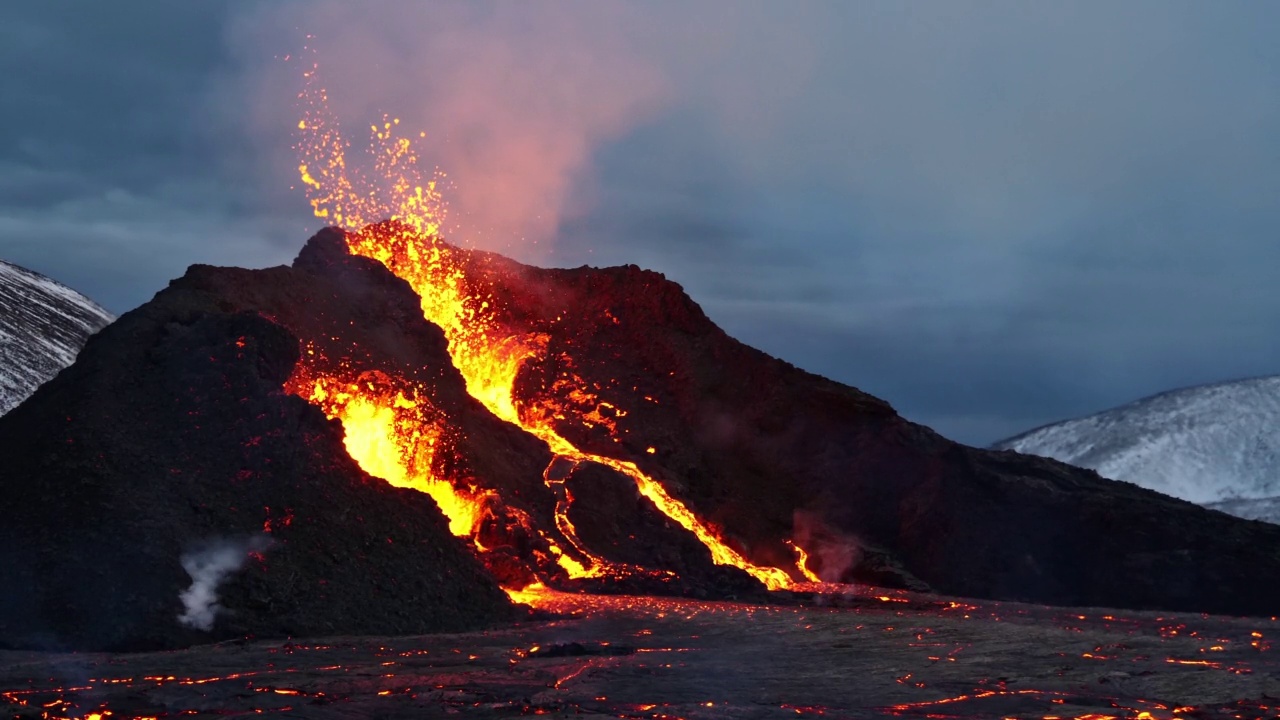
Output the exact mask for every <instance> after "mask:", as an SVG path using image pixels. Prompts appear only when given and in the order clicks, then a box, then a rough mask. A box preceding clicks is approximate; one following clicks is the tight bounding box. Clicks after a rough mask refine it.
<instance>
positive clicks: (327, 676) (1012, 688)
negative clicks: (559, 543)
mask: <svg viewBox="0 0 1280 720" xmlns="http://www.w3.org/2000/svg"><path fill="white" fill-rule="evenodd" d="M825 590H826V591H825V592H824V593H822V594H821V595H818V596H812V597H805V596H800V597H801V598H802V599H803V603H802V604H798V605H797V604H791V605H785V604H784V605H769V606H766V605H748V604H740V603H733V602H700V601H691V600H678V599H667V598H663V599H658V598H649V597H631V596H608V597H603V596H589V595H569V594H559V595H544V596H541V597H539V598H537V600H536V604H537V605H538V606H539V607H540V608H542V612H541V613H540V615H539V619H531V620H529V621H525V622H520V623H517V624H514V625H512V626H509V627H506V628H504V629H498V630H490V631H486V632H471V633H462V634H450V635H429V636H416V637H394V638H351V637H335V638H327V639H323V640H316V639H309V640H307V641H305V642H304V643H292V642H282V641H261V642H252V641H245V642H228V643H221V644H218V645H212V646H203V647H196V648H191V649H188V650H180V651H175V652H164V653H148V654H132V655H122V654H115V655H113V654H91V653H83V654H44V653H30V652H4V653H0V708H3V709H4V710H6V711H7V713H8V715H11V716H13V717H31V718H89V717H95V716H94V714H95V713H97V714H98V717H110V718H112V719H113V720H117V719H123V718H143V717H154V718H163V717H178V716H182V717H197V718H199V717H247V716H270V717H305V718H348V717H377V718H421V717H454V716H458V715H465V716H468V717H480V718H512V717H525V716H531V715H535V716H548V717H582V716H587V717H591V716H597V717H614V718H654V719H662V718H688V719H693V718H876V717H908V718H912V717H914V718H926V717H928V718H1075V719H1078V720H1086V719H1087V720H1103V719H1105V718H1144V719H1148V720H1160V719H1168V718H1187V719H1188V720H1190V719H1194V718H1242V719H1244V718H1269V717H1277V716H1278V715H1277V713H1278V711H1277V710H1276V708H1277V707H1280V700H1276V699H1275V698H1277V697H1280V663H1277V656H1276V654H1275V652H1274V650H1273V649H1272V642H1273V638H1274V637H1275V636H1276V634H1277V632H1280V626H1278V625H1277V622H1276V620H1275V618H1270V619H1268V618H1261V619H1259V618H1251V619H1234V618H1226V617H1217V616H1208V615H1171V614H1156V613H1143V612H1125V613H1121V612H1117V611H1108V610H1101V609H1064V608H1052V607H1045V606H1034V605H1022V604H1014V603H990V602H982V603H980V604H979V603H978V602H977V601H973V602H971V601H963V600H956V599H948V598H943V597H938V596H928V595H920V594H910V593H906V592H901V591H894V592H891V593H890V592H887V591H881V590H875V589H864V590H860V591H858V592H853V591H851V590H848V589H841V588H831V587H828V588H825ZM842 590H845V591H843V592H842ZM6 702H7V703H8V705H7V706H6V705H4V704H2V703H6Z"/></svg>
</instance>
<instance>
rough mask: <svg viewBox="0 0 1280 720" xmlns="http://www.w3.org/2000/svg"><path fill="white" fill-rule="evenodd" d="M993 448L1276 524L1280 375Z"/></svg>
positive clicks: (1146, 402) (1162, 398) (1192, 391)
mask: <svg viewBox="0 0 1280 720" xmlns="http://www.w3.org/2000/svg"><path fill="white" fill-rule="evenodd" d="M993 447H995V448H997V449H1005V450H1017V451H1018V452H1023V453H1029V454H1032V455H1044V456H1047V457H1052V458H1056V459H1058V460H1062V461H1064V462H1068V463H1071V464H1072V465H1079V466H1082V467H1087V468H1092V469H1094V470H1097V471H1098V473H1099V474H1101V475H1103V476H1105V477H1109V478H1114V479H1116V480H1128V481H1129V482H1132V483H1135V484H1137V485H1141V486H1143V487H1147V488H1151V489H1152V490H1158V491H1160V492H1162V493H1166V494H1168V495H1173V496H1176V497H1180V498H1183V499H1184V500H1190V501H1191V502H1195V503H1201V504H1204V505H1209V506H1210V507H1216V508H1217V509H1220V510H1222V511H1224V512H1228V513H1231V514H1233V515H1239V516H1241V517H1250V518H1257V519H1271V518H1273V517H1276V516H1277V515H1278V511H1280V375H1277V376H1272V377H1263V378H1253V379H1249V380H1238V381H1234V382H1226V383H1218V384H1215V385H1203V386H1199V387H1192V388H1185V389H1182V390H1173V391H1170V392H1166V393H1161V394H1159V395H1153V396H1151V397H1148V398H1143V399H1142V400H1138V401H1136V402H1132V403H1129V404H1128V405H1122V406H1120V407H1118V408H1114V409H1112V410H1107V411H1104V412H1100V413H1098V414H1096V415H1090V416H1088V417H1084V418H1079V419H1076V420H1067V421H1065V422H1060V423H1055V424H1052V425H1046V426H1044V427H1041V428H1037V429H1035V430H1032V431H1030V432H1027V433H1024V434H1022V435H1018V436H1016V437H1012V438H1010V439H1008V440H1004V441H1001V442H998V443H996V444H995V445H994V446H993Z"/></svg>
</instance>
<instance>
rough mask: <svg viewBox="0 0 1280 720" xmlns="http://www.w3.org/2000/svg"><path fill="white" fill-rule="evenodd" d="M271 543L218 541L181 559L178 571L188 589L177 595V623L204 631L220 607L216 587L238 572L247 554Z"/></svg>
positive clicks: (256, 538)
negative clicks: (188, 581) (179, 608)
mask: <svg viewBox="0 0 1280 720" xmlns="http://www.w3.org/2000/svg"><path fill="white" fill-rule="evenodd" d="M273 542H274V541H273V540H272V539H271V538H269V537H267V536H266V535H254V536H252V537H249V538H246V539H243V540H219V541H216V542H214V543H211V544H209V545H206V546H205V547H202V548H200V549H199V550H195V551H192V552H188V553H185V554H184V555H183V556H182V560H181V561H182V568H183V569H184V570H186V571H187V574H188V575H190V576H191V587H189V588H187V589H186V590H183V591H182V592H181V593H179V594H178V598H179V599H180V600H182V605H183V607H184V608H186V609H185V610H183V612H182V614H181V615H179V616H178V622H180V623H182V624H183V625H186V626H187V627H189V628H194V629H196V630H204V631H205V632H208V631H209V630H212V629H213V621H214V619H215V618H216V617H217V615H218V613H219V612H221V611H222V609H223V608H222V606H221V605H219V604H218V586H219V585H220V584H222V581H223V580H225V579H226V578H227V576H228V575H230V574H232V573H234V572H236V571H238V570H239V569H240V568H241V567H243V566H244V563H245V561H246V560H248V559H249V554H250V553H255V552H264V551H265V550H267V548H269V547H271V545H272V544H273Z"/></svg>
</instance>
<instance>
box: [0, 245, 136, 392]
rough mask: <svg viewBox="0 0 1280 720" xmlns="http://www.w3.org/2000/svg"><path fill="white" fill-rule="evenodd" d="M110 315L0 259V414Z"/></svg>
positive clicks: (66, 360) (71, 356)
mask: <svg viewBox="0 0 1280 720" xmlns="http://www.w3.org/2000/svg"><path fill="white" fill-rule="evenodd" d="M112 320H113V318H112V316H111V313H108V312H107V311H106V310H103V309H102V307H101V306H99V305H98V304H97V303H95V302H93V301H92V300H90V299H89V298H87V297H85V296H84V295H81V294H80V293H78V292H76V291H75V290H72V289H71V288H69V287H67V286H65V285H63V284H61V283H58V282H55V281H53V280H50V279H49V278H47V277H45V276H44V275H41V274H40V273H37V272H32V271H30V270H27V269H25V268H21V267H18V266H17V265H13V264H10V263H7V262H4V261H3V260H0V415H3V414H5V413H7V412H9V411H10V410H12V409H13V408H14V407H16V406H17V405H18V403H20V402H22V401H23V400H25V399H26V397H27V396H28V395H30V394H31V393H32V392H33V391H34V390H35V389H36V388H37V387H39V386H40V385H41V384H43V383H44V382H45V381H47V380H48V379H49V378H52V377H53V376H54V375H56V374H57V373H58V371H59V370H61V369H62V368H64V367H66V366H68V365H70V364H71V363H72V362H73V361H74V360H75V359H76V354H77V353H79V352H80V348H81V347H82V346H83V345H84V343H85V341H86V340H88V339H89V336H90V335H92V334H93V333H95V332H97V331H99V330H101V329H102V328H104V327H106V325H107V324H108V323H110V322H111V321H112Z"/></svg>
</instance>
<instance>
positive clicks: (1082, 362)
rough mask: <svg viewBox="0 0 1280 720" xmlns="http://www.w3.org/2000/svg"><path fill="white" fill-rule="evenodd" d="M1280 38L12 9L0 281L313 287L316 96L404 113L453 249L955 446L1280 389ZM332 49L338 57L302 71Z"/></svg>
mask: <svg viewBox="0 0 1280 720" xmlns="http://www.w3.org/2000/svg"><path fill="white" fill-rule="evenodd" d="M1276 27H1280V5H1277V4H1272V3H1203V2H1175V1H1172V0H1162V1H1160V2H1144V1H1133V2H1126V3H1114V2H1074V3H1050V2H1042V3H1027V2H998V1H996V0H984V1H983V2H962V1H959V0H957V1H956V2H948V3H926V2H919V3H913V2H897V1H895V2H871V1H867V2H858V3H848V2H843V1H842V0H833V1H832V2H818V1H817V0H814V1H812V2H805V3H766V2H745V1H743V2H738V1H729V0H725V1H723V2H711V1H707V2H644V3H641V2H630V3H627V2H572V1H569V0H566V1H565V2H559V3H554V4H553V3H497V2H418V1H417V0H372V1H370V2H365V3H346V2H341V1H339V0H317V1H313V2H306V1H303V0H275V1H270V2H268V1H267V0H218V1H215V0H184V2H181V3H176V2H172V0H145V1H144V0H118V1H117V2H113V3H109V4H102V3H82V2H71V1H69V0H44V1H42V2H39V3H5V4H4V5H3V7H0V74H2V75H3V77H4V78H5V91H4V92H3V93H0V258H3V259H5V260H9V261H11V262H16V263H18V264H20V265H23V266H26V267H29V268H32V269H35V270H38V271H40V272H43V273H45V274H47V275H50V276H52V277H54V278H55V279H58V280H61V281H63V282H65V283H67V284H69V285H71V286H72V287H75V288H77V289H78V290H81V291H82V292H84V293H86V294H88V295H89V296H91V297H93V298H95V299H96V300H98V301H99V302H100V303H102V304H103V305H104V306H106V307H107V308H108V309H110V310H111V311H113V312H116V313H120V312H124V311H127V310H129V309H131V308H133V307H136V306H137V305H139V304H140V303H142V302H145V301H146V300H147V299H148V298H149V297H151V295H152V294H153V293H155V292H156V291H158V290H159V289H161V288H163V287H164V286H165V284H166V283H167V282H168V280H169V279H171V278H173V277H177V276H179V275H181V274H182V273H183V271H184V270H185V268H186V267H187V266H188V265H190V264H192V263H212V264H221V265H239V266H245V267H263V266H269V265H276V264H282V263H287V262H289V261H290V260H291V259H292V257H293V256H294V255H295V254H296V252H297V250H298V249H299V248H300V247H301V245H302V243H303V241H304V240H305V239H306V238H307V237H308V236H309V234H310V233H311V232H313V231H314V230H315V229H317V228H318V227H319V226H320V223H319V221H317V220H315V219H314V218H312V217H311V213H310V208H309V206H308V204H307V202H306V199H305V197H304V196H303V195H302V193H301V192H300V191H298V190H296V189H294V187H293V186H294V185H295V184H296V182H297V181H296V177H295V174H296V166H297V160H296V158H295V157H294V154H293V151H292V150H291V147H290V145H291V143H292V142H293V136H292V132H293V128H294V126H295V125H296V122H297V118H298V113H297V108H296V107H295V100H294V98H295V95H296V93H297V91H298V89H299V87H300V81H301V79H300V73H301V71H302V69H303V66H304V62H311V61H312V60H314V62H317V63H318V64H319V67H320V72H321V77H322V78H323V79H324V82H325V84H326V86H327V87H328V89H329V91H330V96H331V98H332V100H333V107H334V111H335V112H336V113H337V114H338V116H339V117H340V119H341V120H342V122H343V124H344V127H348V128H352V135H353V136H354V137H353V139H355V140H356V141H359V140H361V139H362V137H363V136H361V135H360V133H359V132H358V131H359V130H360V129H362V128H365V127H367V126H368V124H369V123H370V122H371V121H376V120H378V119H379V118H380V117H381V116H382V115H383V114H384V113H385V114H390V115H392V116H395V117H398V118H401V120H402V123H403V125H404V127H407V128H414V129H419V130H421V131H422V132H425V133H426V138H425V152H426V153H427V155H428V157H429V160H430V162H431V163H433V164H437V165H438V166H439V167H440V168H441V169H442V170H443V171H445V172H446V173H447V175H448V185H449V186H448V188H447V189H446V198H447V199H448V201H449V203H450V209H451V216H450V226H449V231H450V239H453V240H455V241H457V242H460V243H463V244H466V245H470V246H474V247H480V248H484V249H491V250H497V251H499V252H503V253H506V254H509V255H511V256H513V257H516V258H517V259H520V260H522V261H526V262H532V263H535V264H541V265H555V266H570V267H572V266H578V265H583V264H589V265H597V266H599V265H612V264H626V263H634V264H637V265H640V266H642V267H647V268H650V269H654V270H657V271H660V272H663V273H665V274H666V275H667V276H668V277H669V278H671V279H672V280H675V281H677V282H679V283H680V284H681V285H683V286H684V288H685V289H686V290H687V291H688V292H689V294H690V295H691V296H692V297H693V298H694V299H695V300H696V301H698V302H699V303H700V304H701V305H702V306H703V308H704V309H705V310H706V311H707V313H708V315H710V317H711V318H712V319H713V320H715V321H716V322H717V323H719V324H720V325H721V326H722V327H724V328H725V329H726V330H727V331H728V332H730V334H732V335H734V336H736V337H738V338H739V339H741V340H743V341H744V342H747V343H748V344H751V345H754V346H756V347H758V348H760V349H762V350H764V351H766V352H768V353H770V354H773V355H776V356H778V357H781V358H783V359H785V360H788V361H790V362H792V363H794V364H796V365H798V366H800V367H802V368H805V369H807V370H810V371H813V372H817V373H820V374H822V375H826V376H828V377H831V378H833V379H835V380H839V381H841V382H844V383H848V384H850V385H854V386H856V387H858V388H860V389H862V390H865V391H867V392H870V393H872V394H875V395H877V396H879V397H882V398H884V399H886V400H888V401H889V402H891V403H892V404H893V405H894V406H895V407H896V408H897V409H898V410H899V412H901V413H902V414H903V415H905V416H906V417H907V418H909V419H911V420H914V421H917V422H921V423H924V424H926V425H929V426H931V427H933V428H935V429H937V430H938V431H939V432H941V433H943V434H944V435H947V436H949V437H952V438H954V439H957V440H960V441H963V442H966V443H970V444H979V445H981V444H987V443H990V442H994V441H996V440H999V439H1002V438H1004V437H1007V436H1009V435H1012V434H1015V433H1018V432H1021V431H1024V430H1027V429H1030V428H1032V427H1035V426H1038V425H1041V424H1044V423H1048V422H1052V421H1056V420H1060V419H1065V418H1069V417H1075V416H1079V415H1083V414H1088V413H1091V412H1096V411H1099V410H1102V409H1105V408H1108V407H1112V406H1115V405H1118V404H1121V403H1124V402H1128V401H1130V400H1133V399H1137V398H1139V397H1142V396H1145V395H1148V394H1151V393H1155V392H1159V391H1162V390H1167V389H1171V388H1175V387H1182V386H1187V385H1192V384H1198V383H1206V382H1216V381H1221V380H1229V379H1233V378H1240V377H1249V376H1256V375H1269V374H1277V373H1280V333H1277V332H1276V328H1277V327H1280V291H1277V290H1276V288H1277V287H1280V132H1277V129H1278V128H1280V43H1275V42H1274V29H1275V28H1276ZM304 48H307V49H306V50H304Z"/></svg>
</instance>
